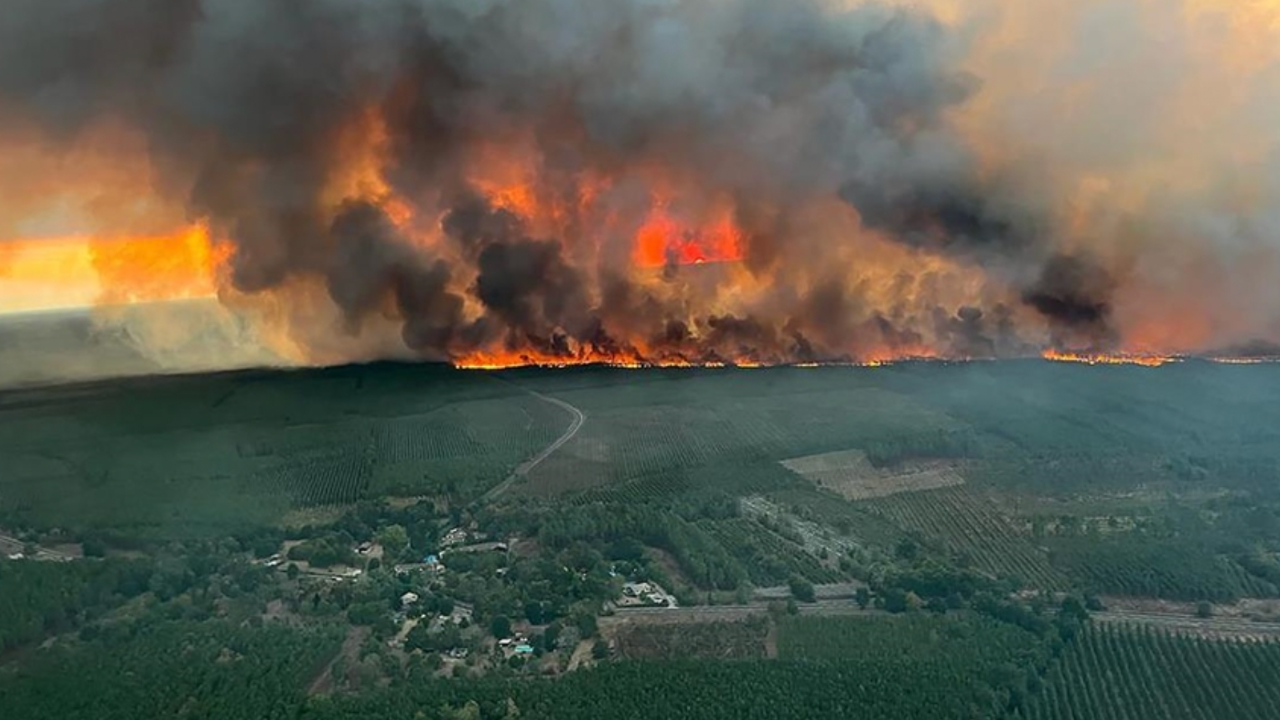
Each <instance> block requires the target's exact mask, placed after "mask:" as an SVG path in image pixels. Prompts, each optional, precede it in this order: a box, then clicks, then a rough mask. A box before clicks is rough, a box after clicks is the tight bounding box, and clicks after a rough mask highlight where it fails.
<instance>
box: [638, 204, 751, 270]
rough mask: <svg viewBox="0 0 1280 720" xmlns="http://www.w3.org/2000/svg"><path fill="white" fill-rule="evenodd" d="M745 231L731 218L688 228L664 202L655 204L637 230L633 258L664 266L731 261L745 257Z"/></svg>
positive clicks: (639, 262)
mask: <svg viewBox="0 0 1280 720" xmlns="http://www.w3.org/2000/svg"><path fill="white" fill-rule="evenodd" d="M742 246H743V242H742V231H741V230H739V229H738V227H737V226H736V225H735V224H734V222H733V220H732V219H731V218H729V217H724V218H722V219H720V220H718V221H716V222H714V223H712V224H710V225H708V226H707V227H704V228H689V227H685V226H683V225H682V224H681V223H679V222H677V221H676V219H675V218H673V217H672V216H671V214H670V213H669V212H668V211H667V208H666V206H665V205H664V204H658V205H656V206H655V207H654V208H653V210H652V211H651V212H650V213H649V217H648V218H647V219H646V220H645V223H644V225H642V226H640V230H639V231H638V232H636V240H635V252H634V254H633V260H634V262H635V264H636V265H638V266H640V267H649V268H652V267H661V266H663V265H666V264H667V263H675V264H677V265H700V264H702V263H708V262H732V261H736V260H741V259H742V256H743V249H742Z"/></svg>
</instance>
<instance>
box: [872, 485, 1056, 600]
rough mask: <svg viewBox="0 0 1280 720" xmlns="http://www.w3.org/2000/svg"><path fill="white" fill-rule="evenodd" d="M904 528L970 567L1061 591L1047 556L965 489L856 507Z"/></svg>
mask: <svg viewBox="0 0 1280 720" xmlns="http://www.w3.org/2000/svg"><path fill="white" fill-rule="evenodd" d="M861 506H862V507H865V508H867V509H868V510H869V511H870V512H874V513H877V514H879V515H881V516H882V517H884V518H885V519H886V520H889V521H890V522H892V523H894V524H896V525H898V526H899V527H901V528H902V529H904V530H909V531H915V532H918V533H920V534H922V535H924V536H925V537H928V538H931V539H933V540H936V541H937V542H940V543H942V544H943V546H944V547H946V548H947V549H948V550H949V551H951V552H953V553H956V554H958V555H961V556H966V557H967V558H968V559H969V560H971V561H972V562H973V564H974V566H975V567H977V568H979V569H981V570H985V571H987V572H990V573H992V574H994V575H997V576H1001V577H1012V578H1017V579H1019V580H1021V581H1022V582H1023V583H1025V584H1027V585H1029V586H1031V587H1035V588H1041V589H1055V588H1060V587H1063V585H1064V582H1063V579H1062V577H1061V576H1060V575H1059V574H1058V573H1057V572H1056V571H1055V570H1054V568H1053V567H1052V566H1051V565H1050V564H1049V557H1048V554H1047V553H1045V552H1044V551H1043V550H1041V549H1039V548H1037V547H1035V546H1033V545H1032V544H1031V542H1030V541H1029V539H1028V538H1027V537H1025V536H1024V535H1021V534H1019V533H1018V532H1017V531H1016V530H1015V529H1014V527H1013V525H1012V524H1011V523H1010V522H1009V521H1008V520H1007V519H1006V518H1004V517H1003V516H1002V515H1000V514H999V513H998V512H996V511H995V510H994V509H992V507H991V504H990V503H989V502H985V501H983V500H982V499H980V498H979V497H978V496H977V495H975V494H974V493H972V492H970V491H969V490H968V489H967V488H964V487H960V488H944V489H940V490H927V491H923V492H917V493H905V494H901V495H894V496H891V497H884V498H879V499H875V500H868V501H865V502H863V503H861Z"/></svg>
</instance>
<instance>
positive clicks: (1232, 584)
mask: <svg viewBox="0 0 1280 720" xmlns="http://www.w3.org/2000/svg"><path fill="white" fill-rule="evenodd" d="M1054 557H1055V563H1056V564H1058V565H1060V566H1061V567H1063V568H1065V569H1067V570H1068V571H1069V572H1071V573H1072V575H1073V576H1074V577H1075V578H1076V579H1077V581H1078V582H1079V583H1080V584H1081V585H1083V586H1084V587H1086V588H1088V589H1090V590H1093V591H1096V592H1101V593H1110V594H1115V595H1140V596H1144V597H1158V598H1168V599H1172V600H1215V601H1230V600H1234V599H1236V598H1239V597H1248V596H1269V595H1274V594H1275V592H1276V589H1275V588H1274V587H1272V586H1271V585H1270V584H1268V583H1266V582H1264V581H1262V580H1259V579H1258V578H1256V577H1254V576H1252V575H1249V574H1248V573H1246V572H1245V571H1244V569H1243V568H1241V567H1240V566H1239V565H1237V564H1236V563H1234V562H1233V561H1231V560H1229V559H1227V558H1225V557H1216V556H1214V555H1212V554H1211V553H1209V552H1208V551H1207V550H1205V549H1204V548H1201V547H1198V546H1188V545H1187V544H1186V543H1176V542H1174V543H1171V542H1166V541H1156V540H1150V539H1146V538H1140V537H1126V536H1120V537H1117V538H1115V539H1108V540H1095V539H1091V538H1084V539H1062V540H1058V541H1056V542H1055V543H1054Z"/></svg>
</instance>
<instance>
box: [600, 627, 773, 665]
mask: <svg viewBox="0 0 1280 720" xmlns="http://www.w3.org/2000/svg"><path fill="white" fill-rule="evenodd" d="M768 633H769V621H768V620H767V619H766V618H763V617H751V618H747V619H744V620H738V621H718V622H708V623H664V622H657V623H646V622H640V621H633V623H632V624H628V625H624V626H622V627H619V628H617V629H616V630H615V634H614V642H615V643H616V644H617V649H618V654H619V655H621V656H622V657H624V658H628V659H633V660H657V659H673V658H706V659H720V660H725V659H731V658H734V659H736V658H763V657H765V636H766V635H768Z"/></svg>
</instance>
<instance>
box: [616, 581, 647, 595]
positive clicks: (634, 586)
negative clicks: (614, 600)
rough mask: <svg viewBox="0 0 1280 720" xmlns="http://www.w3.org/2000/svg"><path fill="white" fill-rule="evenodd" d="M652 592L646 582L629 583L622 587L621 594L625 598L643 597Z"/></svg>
mask: <svg viewBox="0 0 1280 720" xmlns="http://www.w3.org/2000/svg"><path fill="white" fill-rule="evenodd" d="M653 591H654V590H653V586H652V585H650V584H649V583H647V582H639V583H632V582H629V583H626V584H624V585H623V586H622V594H623V595H626V596H627V597H644V596H645V595H648V594H649V593H651V592H653Z"/></svg>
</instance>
